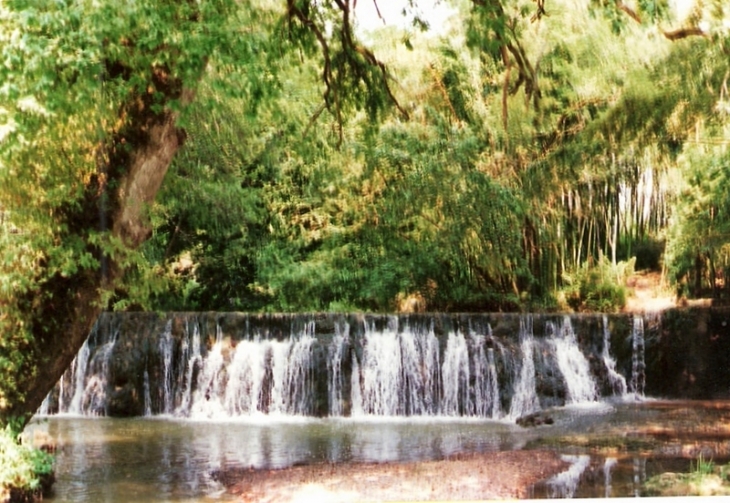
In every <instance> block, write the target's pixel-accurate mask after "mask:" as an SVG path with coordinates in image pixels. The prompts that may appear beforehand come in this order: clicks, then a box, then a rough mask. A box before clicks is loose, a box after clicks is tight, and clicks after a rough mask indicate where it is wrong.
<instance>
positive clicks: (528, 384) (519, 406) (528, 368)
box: [508, 317, 540, 420]
mask: <svg viewBox="0 0 730 503" xmlns="http://www.w3.org/2000/svg"><path fill="white" fill-rule="evenodd" d="M534 344H535V341H534V336H533V334H532V318H531V317H528V318H526V319H525V320H520V351H521V353H522V365H521V366H520V370H519V375H518V377H517V380H516V384H515V390H514V395H513V396H512V403H511V405H510V409H509V415H508V417H509V418H510V419H513V420H514V419H518V418H520V417H522V416H524V415H526V414H531V413H533V412H535V411H537V410H540V401H539V400H538V398H537V391H536V383H535V360H534Z"/></svg>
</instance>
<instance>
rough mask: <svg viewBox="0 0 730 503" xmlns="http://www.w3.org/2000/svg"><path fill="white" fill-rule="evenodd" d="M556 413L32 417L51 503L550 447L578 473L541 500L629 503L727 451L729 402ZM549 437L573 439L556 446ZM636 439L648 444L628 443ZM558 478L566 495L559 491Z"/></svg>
mask: <svg viewBox="0 0 730 503" xmlns="http://www.w3.org/2000/svg"><path fill="white" fill-rule="evenodd" d="M550 414H551V415H552V417H553V418H554V420H555V422H554V424H553V425H550V426H540V427H537V428H521V427H519V426H516V425H515V424H512V423H507V422H500V421H493V420H487V419H458V418H410V419H407V418H379V419H345V418H335V419H314V418H308V419H305V418H295V417H285V416H283V417H272V416H261V418H259V419H250V420H245V421H244V420H240V421H226V422H215V421H191V420H180V419H175V418H135V419H109V418H84V417H68V416H67V417H58V416H56V417H50V418H40V419H36V420H35V421H34V423H33V424H32V429H40V430H45V431H46V432H47V434H48V436H50V437H51V438H53V439H55V441H56V442H57V444H58V453H57V463H56V475H57V482H56V484H55V485H54V490H55V495H54V497H53V498H52V501H77V502H86V501H94V502H96V501H104V502H128V501H134V502H142V503H144V502H152V501H155V502H157V501H170V502H172V501H175V502H178V501H207V500H216V501H227V500H228V498H229V496H228V495H226V494H224V493H223V492H222V489H223V488H222V487H221V486H220V485H218V484H217V483H216V482H215V481H214V480H213V477H212V473H213V472H215V471H216V470H218V469H222V468H232V467H243V468H247V467H250V468H254V469H276V468H283V467H288V466H292V465H297V464H309V463H347V462H388V461H412V460H430V459H440V458H445V457H448V456H451V455H454V454H457V453H466V452H487V451H499V450H515V449H522V448H525V447H527V448H545V447H548V446H552V448H555V449H558V450H559V451H560V452H561V453H563V454H566V455H572V456H574V458H571V462H572V466H573V471H572V472H571V473H570V474H566V475H564V476H562V478H560V477H557V478H555V479H554V480H553V481H552V484H548V483H543V484H542V485H538V486H536V487H535V488H534V490H533V495H534V497H549V496H560V495H567V494H569V493H571V494H573V496H575V497H579V498H603V497H616V496H633V495H639V494H641V490H642V484H643V483H644V482H645V481H646V479H647V478H648V477H651V476H652V475H654V474H658V473H662V472H664V471H678V472H682V471H687V470H688V469H689V464H690V462H691V460H693V459H695V458H696V457H697V455H698V453H704V455H705V457H707V458H712V459H714V461H715V462H716V463H720V462H721V461H722V460H723V459H727V457H728V455H730V432H729V431H726V429H723V428H724V427H723V425H724V424H726V423H727V421H730V403H720V402H712V403H706V404H702V403H699V402H693V403H683V402H674V403H669V402H644V403H639V404H637V403H614V404H606V403H602V404H592V405H591V406H580V407H578V406H571V407H565V408H561V409H558V410H553V411H550ZM670 431H671V432H672V433H671V435H670V434H669V433H668V432H670ZM708 435H709V436H708ZM551 437H554V438H555V439H558V438H560V439H565V438H568V439H571V438H572V439H574V440H573V443H567V444H566V443H555V442H553V441H552V440H550V438H551ZM590 438H593V439H594V440H595V445H597V446H601V445H605V442H604V441H605V439H609V438H610V439H618V441H619V442H622V444H621V445H623V447H621V448H618V447H617V448H616V449H615V450H613V451H611V455H606V456H602V455H600V454H598V453H599V452H600V450H598V451H596V450H591V448H590V447H589V444H586V441H587V440H586V439H590ZM642 439H643V440H642ZM546 440H547V442H546ZM637 440H642V442H643V443H641V442H639V443H636V446H635V447H631V445H634V444H632V442H636V441H637ZM648 440H651V442H652V443H647V441H648ZM647 446H651V447H650V448H649V447H647ZM647 449H649V450H647ZM707 449H711V451H707ZM706 451H707V452H706ZM604 452H605V451H604ZM588 456H590V457H588ZM579 468H580V470H579ZM563 480H564V481H566V483H567V482H570V487H567V486H566V487H563V486H561V485H560V484H561V483H562V482H561V481H563Z"/></svg>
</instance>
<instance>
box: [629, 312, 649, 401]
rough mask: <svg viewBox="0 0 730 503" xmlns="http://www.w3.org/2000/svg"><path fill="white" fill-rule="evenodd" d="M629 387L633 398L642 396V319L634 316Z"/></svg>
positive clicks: (644, 376)
mask: <svg viewBox="0 0 730 503" xmlns="http://www.w3.org/2000/svg"><path fill="white" fill-rule="evenodd" d="M631 346H632V352H631V387H630V391H631V393H633V395H634V398H636V399H640V398H643V397H644V384H645V382H646V374H645V368H646V364H645V362H644V319H643V318H641V317H640V316H634V324H633V330H632V332H631Z"/></svg>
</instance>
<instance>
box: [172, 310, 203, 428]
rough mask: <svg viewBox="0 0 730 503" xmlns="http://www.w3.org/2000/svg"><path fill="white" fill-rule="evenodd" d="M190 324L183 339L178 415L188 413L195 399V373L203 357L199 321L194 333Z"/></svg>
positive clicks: (176, 412) (194, 326) (194, 325)
mask: <svg viewBox="0 0 730 503" xmlns="http://www.w3.org/2000/svg"><path fill="white" fill-rule="evenodd" d="M190 332H191V329H190V324H188V325H187V326H186V331H185V337H184V338H183V340H182V350H181V353H182V360H183V362H185V364H184V365H182V366H181V367H180V371H181V372H184V374H183V375H181V376H180V377H181V379H180V380H181V381H182V382H183V391H182V399H181V402H180V406H179V407H178V408H177V410H176V411H175V414H176V415H184V414H187V413H188V411H189V410H190V403H191V402H192V399H193V386H194V385H195V381H193V379H194V378H195V373H196V372H197V371H198V369H199V367H200V365H201V362H202V361H203V357H202V354H201V349H202V348H201V342H200V330H199V328H198V325H197V323H195V324H193V326H192V334H191V333H190Z"/></svg>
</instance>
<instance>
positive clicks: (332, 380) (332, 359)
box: [327, 324, 350, 417]
mask: <svg viewBox="0 0 730 503" xmlns="http://www.w3.org/2000/svg"><path fill="white" fill-rule="evenodd" d="M349 342H350V326H349V325H344V327H343V326H342V325H341V324H337V325H336V326H335V336H334V337H333V338H332V342H331V343H330V345H329V347H328V348H327V376H328V379H327V396H328V399H329V415H330V416H331V417H338V416H342V415H344V406H343V403H344V400H345V398H344V386H345V381H344V374H343V372H342V363H343V361H344V359H345V356H346V349H347V347H348V344H349Z"/></svg>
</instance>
